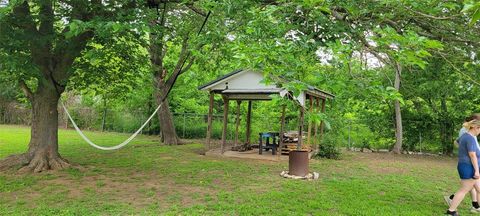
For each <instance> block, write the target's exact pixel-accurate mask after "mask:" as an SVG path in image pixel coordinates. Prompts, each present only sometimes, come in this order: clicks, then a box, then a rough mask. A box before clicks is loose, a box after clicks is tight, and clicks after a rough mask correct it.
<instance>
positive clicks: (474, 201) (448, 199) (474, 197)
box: [444, 113, 480, 213]
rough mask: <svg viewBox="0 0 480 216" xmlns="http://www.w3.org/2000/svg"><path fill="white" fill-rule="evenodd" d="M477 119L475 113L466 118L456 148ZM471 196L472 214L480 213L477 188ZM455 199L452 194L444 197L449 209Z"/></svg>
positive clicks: (478, 116)
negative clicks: (472, 122) (470, 125)
mask: <svg viewBox="0 0 480 216" xmlns="http://www.w3.org/2000/svg"><path fill="white" fill-rule="evenodd" d="M475 119H476V120H480V114H479V113H475V114H473V115H471V116H468V117H466V118H465V120H464V121H463V124H462V128H461V129H460V131H459V132H458V138H457V139H456V140H455V145H456V146H458V140H459V139H460V137H462V135H463V134H465V133H467V132H468V128H466V127H467V126H468V122H470V121H472V120H475ZM470 194H472V207H471V208H470V211H471V212H472V213H480V205H479V204H478V199H477V191H476V190H475V188H473V189H472V190H471V191H470ZM454 197H455V195H454V194H452V195H450V196H444V199H445V202H447V204H448V206H449V207H450V205H451V204H452V200H453V198H454Z"/></svg>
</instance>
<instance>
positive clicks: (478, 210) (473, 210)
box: [470, 206, 480, 213]
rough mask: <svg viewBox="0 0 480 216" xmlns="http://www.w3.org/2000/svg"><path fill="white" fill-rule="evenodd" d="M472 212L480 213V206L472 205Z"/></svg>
mask: <svg viewBox="0 0 480 216" xmlns="http://www.w3.org/2000/svg"><path fill="white" fill-rule="evenodd" d="M470 212H472V213H480V208H475V207H473V206H472V207H471V208H470Z"/></svg>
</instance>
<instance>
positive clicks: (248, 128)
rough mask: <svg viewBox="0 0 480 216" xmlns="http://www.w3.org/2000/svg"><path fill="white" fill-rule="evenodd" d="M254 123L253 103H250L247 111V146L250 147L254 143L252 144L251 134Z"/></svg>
mask: <svg viewBox="0 0 480 216" xmlns="http://www.w3.org/2000/svg"><path fill="white" fill-rule="evenodd" d="M251 121H252V101H248V109H247V134H246V135H247V142H246V144H247V146H250V145H251V144H252V143H250V133H251V131H250V130H251V128H250V125H251V123H252V122H251Z"/></svg>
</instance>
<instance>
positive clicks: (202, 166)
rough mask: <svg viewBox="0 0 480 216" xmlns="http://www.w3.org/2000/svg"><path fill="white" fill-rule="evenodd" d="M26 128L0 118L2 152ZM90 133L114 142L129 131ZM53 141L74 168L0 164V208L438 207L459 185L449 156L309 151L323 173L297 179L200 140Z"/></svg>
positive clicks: (373, 210) (268, 210) (272, 211)
mask: <svg viewBox="0 0 480 216" xmlns="http://www.w3.org/2000/svg"><path fill="white" fill-rule="evenodd" d="M29 134H30V129H29V128H28V127H19V126H5V125H0V158H3V157H5V156H7V155H10V154H14V153H21V152H24V151H25V150H26V149H27V144H28V140H29ZM87 136H89V137H90V138H91V139H92V140H93V141H94V142H96V143H98V144H100V145H115V144H117V143H119V142H121V141H123V140H124V139H125V138H127V137H128V134H118V133H95V132H89V133H87ZM59 143H60V144H59V149H60V153H61V155H62V156H63V157H64V158H66V159H68V160H69V161H70V162H71V163H72V164H74V165H75V166H74V168H70V169H66V170H62V171H49V172H46V173H41V174H34V175H31V174H29V175H19V174H16V173H13V172H11V173H10V172H8V173H0V215H159V214H161V215H442V213H444V211H445V210H446V205H445V203H444V201H443V198H442V196H443V195H444V194H448V193H450V192H452V191H453V190H456V189H457V187H458V185H459V180H458V177H457V174H456V168H455V167H456V160H455V159H454V158H446V157H427V156H423V157H420V156H394V155H391V154H382V153H351V152H346V153H344V154H343V155H342V158H341V160H312V161H311V163H310V169H311V170H312V171H317V172H319V173H320V179H319V180H316V181H302V180H289V179H283V178H281V177H280V176H279V173H280V172H281V171H282V170H286V169H288V164H287V162H265V161H252V160H239V159H229V158H214V157H206V156H202V155H200V154H199V152H201V150H202V145H200V144H189V145H182V146H162V145H159V144H158V138H157V137H153V136H151V137H150V136H139V137H138V138H137V139H135V140H134V141H133V143H131V144H129V145H128V146H126V147H125V148H123V149H121V150H118V151H101V150H97V149H94V148H92V147H90V146H89V145H88V144H86V143H85V142H83V141H82V140H81V138H80V137H79V136H78V135H77V134H76V133H75V131H73V130H60V132H59ZM469 203H470V198H469V196H467V198H466V199H465V200H464V202H463V203H462V205H461V206H460V213H461V214H470V213H469V212H468V208H469Z"/></svg>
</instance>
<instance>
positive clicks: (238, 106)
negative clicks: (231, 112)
mask: <svg viewBox="0 0 480 216" xmlns="http://www.w3.org/2000/svg"><path fill="white" fill-rule="evenodd" d="M241 103H242V101H241V100H237V119H236V125H235V142H234V143H233V146H234V147H236V146H237V143H238V127H239V126H240V104H241Z"/></svg>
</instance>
